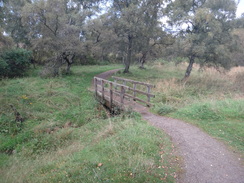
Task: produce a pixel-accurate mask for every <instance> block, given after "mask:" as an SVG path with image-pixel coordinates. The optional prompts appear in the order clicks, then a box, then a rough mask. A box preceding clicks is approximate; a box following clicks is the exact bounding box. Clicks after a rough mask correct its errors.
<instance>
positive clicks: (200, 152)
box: [97, 69, 244, 183]
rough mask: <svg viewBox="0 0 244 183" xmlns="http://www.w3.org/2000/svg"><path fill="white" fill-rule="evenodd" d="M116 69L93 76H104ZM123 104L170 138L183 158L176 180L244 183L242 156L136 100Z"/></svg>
mask: <svg viewBox="0 0 244 183" xmlns="http://www.w3.org/2000/svg"><path fill="white" fill-rule="evenodd" d="M118 70H120V69H116V70H112V71H108V72H105V73H102V74H99V75H97V77H101V78H104V79H106V78H108V77H109V76H111V75H112V74H113V73H115V72H117V71H118ZM127 106H128V107H130V108H132V109H133V110H135V111H137V112H139V113H141V115H142V117H143V119H145V120H147V121H148V122H149V123H150V124H151V125H153V126H155V127H157V128H159V129H161V130H163V131H165V132H166V133H167V134H168V135H169V136H170V137H171V138H172V141H173V143H174V144H175V146H176V148H177V149H178V152H179V154H180V156H182V157H183V159H184V165H183V169H184V171H183V174H182V175H180V177H179V180H178V182H179V183H244V166H243V159H242V158H241V157H238V154H235V153H234V152H232V151H230V150H229V149H227V148H226V146H225V145H224V144H223V143H221V142H219V141H217V140H215V139H214V138H212V137H210V136H209V135H208V134H206V133H204V132H203V131H201V130H200V129H199V128H197V127H195V126H193V125H190V124H188V123H185V122H183V121H180V120H176V119H171V118H166V117H162V116H158V115H155V114H152V113H151V112H149V110H148V108H146V107H144V106H141V105H140V104H138V103H136V102H127Z"/></svg>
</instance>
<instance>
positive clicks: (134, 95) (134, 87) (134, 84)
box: [133, 83, 136, 101]
mask: <svg viewBox="0 0 244 183" xmlns="http://www.w3.org/2000/svg"><path fill="white" fill-rule="evenodd" d="M133 89H134V91H133V97H134V98H133V100H134V101H135V100H136V99H135V98H136V91H135V90H136V83H133Z"/></svg>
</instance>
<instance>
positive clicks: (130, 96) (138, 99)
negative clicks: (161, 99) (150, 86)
mask: <svg viewBox="0 0 244 183" xmlns="http://www.w3.org/2000/svg"><path fill="white" fill-rule="evenodd" d="M125 96H127V97H129V98H133V99H135V100H137V101H140V102H142V103H145V104H147V105H148V106H152V104H151V103H149V102H147V101H145V100H142V99H140V98H137V97H133V96H132V95H129V94H128V93H126V94H125Z"/></svg>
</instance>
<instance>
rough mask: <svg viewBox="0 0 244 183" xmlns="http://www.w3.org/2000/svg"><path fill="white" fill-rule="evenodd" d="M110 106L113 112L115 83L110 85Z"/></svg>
mask: <svg viewBox="0 0 244 183" xmlns="http://www.w3.org/2000/svg"><path fill="white" fill-rule="evenodd" d="M109 85H110V86H109V100H110V101H109V105H110V109H111V110H112V107H113V83H109Z"/></svg>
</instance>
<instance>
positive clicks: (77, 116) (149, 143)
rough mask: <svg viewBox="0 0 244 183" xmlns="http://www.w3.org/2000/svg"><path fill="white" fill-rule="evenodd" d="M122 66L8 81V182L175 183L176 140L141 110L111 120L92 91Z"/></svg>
mask: <svg viewBox="0 0 244 183" xmlns="http://www.w3.org/2000/svg"><path fill="white" fill-rule="evenodd" d="M118 67H119V66H117V65H115V66H99V67H98V66H83V67H78V66H77V67H74V68H73V74H72V75H69V76H65V77H57V78H49V79H41V78H39V77H37V76H33V77H28V78H16V79H11V80H10V79H3V80H1V81H0V84H1V85H0V93H1V95H0V103H1V106H0V111H1V113H0V115H1V116H0V130H1V134H0V182H9V183H10V182H11V183H12V182H48V183H49V182H55V183H56V182H145V181H146V182H174V181H175V177H176V171H177V167H178V163H179V157H177V156H176V155H174V149H173V147H172V144H171V142H170V139H169V137H168V136H166V135H165V134H163V133H162V132H161V131H159V130H156V129H155V128H153V127H150V126H149V125H148V124H147V123H146V122H145V121H142V120H141V119H140V116H139V115H138V114H136V113H124V114H121V115H120V116H117V117H114V118H110V117H109V114H108V113H107V112H106V110H105V109H103V107H101V106H100V105H99V104H98V103H97V102H96V101H95V100H94V97H93V93H92V92H90V91H89V90H88V88H89V87H90V85H91V80H92V77H93V76H94V75H96V74H98V73H101V72H104V71H106V70H110V69H115V68H118ZM10 104H12V105H13V106H14V107H15V108H16V110H17V111H18V112H19V113H20V115H21V116H22V117H23V118H24V122H23V124H22V125H20V124H18V123H17V122H15V115H14V111H13V110H12V109H11V107H10Z"/></svg>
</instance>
